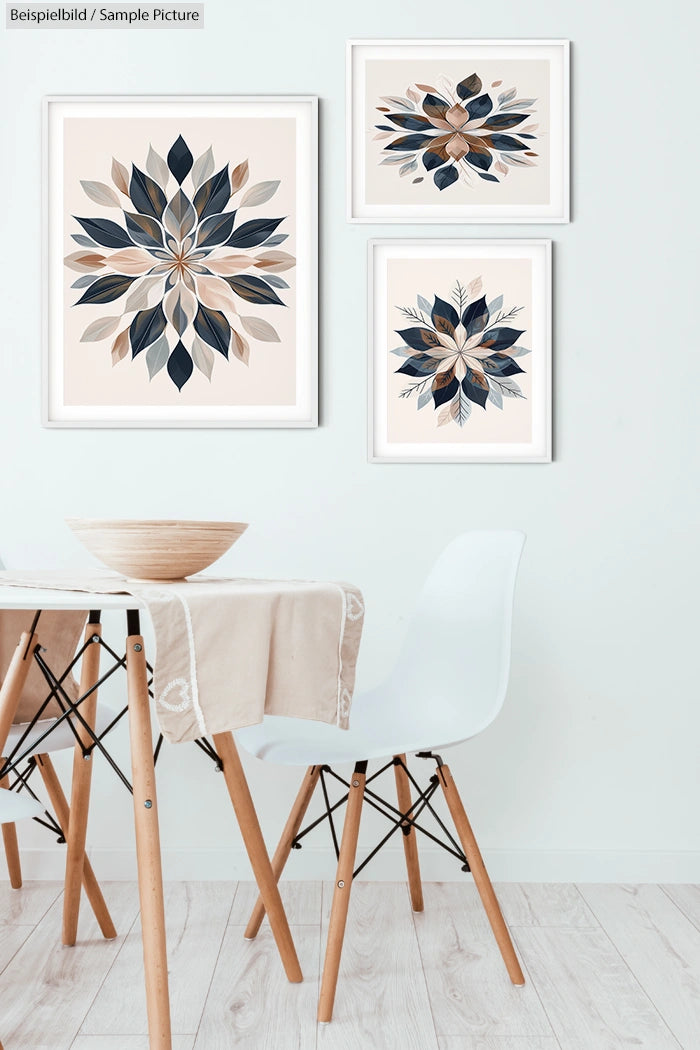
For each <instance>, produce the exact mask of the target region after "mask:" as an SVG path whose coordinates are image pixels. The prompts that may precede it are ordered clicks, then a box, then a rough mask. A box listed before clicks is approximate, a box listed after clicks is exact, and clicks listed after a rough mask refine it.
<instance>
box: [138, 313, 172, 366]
mask: <svg viewBox="0 0 700 1050" xmlns="http://www.w3.org/2000/svg"><path fill="white" fill-rule="evenodd" d="M166 323H167V322H166V320H165V314H164V313H163V305H162V303H158V304H157V306H154V307H152V309H150V310H140V311H139V312H138V313H137V314H136V317H135V318H134V319H133V321H132V322H131V325H130V327H129V342H130V343H131V356H132V358H134V357H136V355H137V354H140V353H141V351H142V350H145V349H146V347H147V346H150V345H151V343H154V342H155V341H156V339H157V338H158V337H159V336H161V335H162V334H163V332H164V331H165V325H166Z"/></svg>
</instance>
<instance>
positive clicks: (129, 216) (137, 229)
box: [124, 211, 163, 248]
mask: <svg viewBox="0 0 700 1050" xmlns="http://www.w3.org/2000/svg"><path fill="white" fill-rule="evenodd" d="M124 218H125V220H126V228H127V230H128V231H129V233H130V234H131V239H132V241H133V242H134V244H140V245H141V247H142V248H162V247H163V231H162V229H161V226H160V223H158V222H156V220H155V219H153V218H151V216H150V215H138V214H137V213H136V212H130V211H125V212H124Z"/></svg>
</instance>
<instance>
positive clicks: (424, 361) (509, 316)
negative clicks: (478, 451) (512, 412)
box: [391, 277, 530, 427]
mask: <svg viewBox="0 0 700 1050" xmlns="http://www.w3.org/2000/svg"><path fill="white" fill-rule="evenodd" d="M397 310H398V311H399V312H400V313H401V314H402V316H403V317H404V318H405V319H406V320H408V321H410V322H411V325H410V327H408V328H402V329H396V334H397V335H398V336H400V338H401V339H402V341H403V343H402V345H401V346H399V347H397V348H396V349H395V350H392V351H391V352H392V353H393V354H396V355H397V356H398V357H402V358H404V361H403V364H402V365H401V366H400V367H399V368H397V369H396V372H397V373H401V374H402V375H405V376H409V377H410V378H411V379H412V380H414V382H411V383H410V384H409V385H408V386H407V387H405V388H404V389H403V390H402V391H401V392H400V394H399V397H402V398H410V397H415V398H416V401H417V408H418V409H422V408H425V406H426V405H429V404H432V406H433V409H434V411H436V412H437V413H438V415H437V426H446V425H448V424H451V423H454V424H455V425H457V426H459V427H464V426H465V425H466V424H467V422H468V421H469V418H470V416H471V413H472V408H473V406H474V405H476V406H478V407H479V408H481V409H484V410H486V407H487V405H488V404H491V405H493V406H495V408H498V409H501V410H503V407H504V399H508V398H524V397H525V395H524V394H523V392H522V390H521V389H520V386H519V385H518V382H517V380H516V379H515V378H514V377H515V376H517V375H519V374H520V373H523V372H524V371H525V369H524V368H522V367H521V366H520V365H519V364H518V361H517V360H516V358H522V357H524V356H525V355H526V354H529V353H530V351H529V349H526V348H525V347H524V346H522V345H521V344H520V341H519V340H520V337H521V336H523V335H525V330H524V329H522V330H521V329H519V328H516V327H513V324H514V323H515V322H516V318H517V316H518V314H519V313H520V312H521V310H522V307H521V306H513V307H509V308H504V303H503V296H502V295H496V296H495V298H493V299H491V301H490V302H487V296H486V295H484V294H483V287H482V280H481V277H476V278H474V279H473V280H472V281H470V282H469V284H468V285H466V286H464V285H462V284H461V282H460V281H457V282H456V283H455V286H454V288H453V289H452V292H451V294H450V296H449V300H448V299H443V298H441V297H440V296H439V295H434V296H433V298H432V302H431V301H430V300H428V299H426V298H425V297H424V296H422V295H419V296H418V298H417V305H416V306H398V307H397Z"/></svg>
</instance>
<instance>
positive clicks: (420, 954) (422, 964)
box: [405, 883, 440, 1050]
mask: <svg viewBox="0 0 700 1050" xmlns="http://www.w3.org/2000/svg"><path fill="white" fill-rule="evenodd" d="M405 885H406V891H407V895H408V906H409V908H411V921H412V923H413V933H414V936H415V938H416V944H417V945H418V958H419V959H420V968H421V972H422V974H423V981H424V982H425V987H426V991H427V994H428V1006H429V1008H430V1020H431V1022H432V1025H433V1031H434V1032H435V1045H436V1047H437V1048H438V1050H439V1048H440V1034H439V1032H438V1030H437V1022H436V1020H435V1011H434V1010H433V1004H432V1000H431V998H430V987H429V985H428V977H427V975H426V972H425V960H424V958H423V952H422V951H421V946H420V938H419V936H418V928H417V926H416V912H415V911H414V910H413V908H412V906H411V894H410V892H408V883H406V884H405ZM424 907H425V905H424ZM418 914H419V915H422V914H423V912H418Z"/></svg>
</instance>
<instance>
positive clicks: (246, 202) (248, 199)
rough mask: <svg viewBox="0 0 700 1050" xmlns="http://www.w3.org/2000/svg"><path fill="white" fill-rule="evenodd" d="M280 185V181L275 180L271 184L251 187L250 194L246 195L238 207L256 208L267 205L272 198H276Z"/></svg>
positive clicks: (259, 183) (266, 183)
mask: <svg viewBox="0 0 700 1050" xmlns="http://www.w3.org/2000/svg"><path fill="white" fill-rule="evenodd" d="M279 184H280V180H279V179H273V180H271V181H270V182H258V183H257V184H256V185H255V186H251V188H250V189H249V190H248V192H247V193H246V194H244V196H243V200H242V201H241V203H240V204H239V205H238V207H239V208H255V207H257V206H258V205H259V204H265V203H266V202H267V201H269V200H270V198H271V197H274V195H275V193H276V192H277V187H278V186H279Z"/></svg>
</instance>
